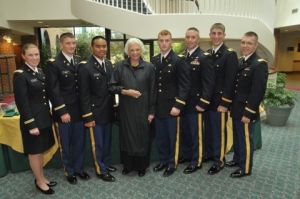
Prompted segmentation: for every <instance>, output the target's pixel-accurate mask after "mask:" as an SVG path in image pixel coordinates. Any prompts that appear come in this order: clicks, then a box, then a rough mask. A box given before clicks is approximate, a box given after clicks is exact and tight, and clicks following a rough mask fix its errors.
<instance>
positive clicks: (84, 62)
mask: <svg viewBox="0 0 300 199" xmlns="http://www.w3.org/2000/svg"><path fill="white" fill-rule="evenodd" d="M86 63H87V61H81V62H80V63H79V64H86Z"/></svg>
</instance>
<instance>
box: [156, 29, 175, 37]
mask: <svg viewBox="0 0 300 199" xmlns="http://www.w3.org/2000/svg"><path fill="white" fill-rule="evenodd" d="M167 35H170V36H171V38H172V33H171V32H170V31H169V30H166V29H164V30H161V31H160V32H159V33H158V35H157V37H159V36H167Z"/></svg>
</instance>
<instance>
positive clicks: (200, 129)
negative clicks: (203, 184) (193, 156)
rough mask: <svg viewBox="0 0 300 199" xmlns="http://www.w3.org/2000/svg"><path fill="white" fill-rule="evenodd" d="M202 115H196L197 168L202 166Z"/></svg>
mask: <svg viewBox="0 0 300 199" xmlns="http://www.w3.org/2000/svg"><path fill="white" fill-rule="evenodd" d="M202 123H203V122H202V113H198V153H199V154H198V166H201V164H202V156H203V145H202V131H203V128H202Z"/></svg>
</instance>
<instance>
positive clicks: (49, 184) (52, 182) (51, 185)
mask: <svg viewBox="0 0 300 199" xmlns="http://www.w3.org/2000/svg"><path fill="white" fill-rule="evenodd" d="M47 185H48V186H49V187H54V186H56V185H57V182H55V181H50V182H49V183H47Z"/></svg>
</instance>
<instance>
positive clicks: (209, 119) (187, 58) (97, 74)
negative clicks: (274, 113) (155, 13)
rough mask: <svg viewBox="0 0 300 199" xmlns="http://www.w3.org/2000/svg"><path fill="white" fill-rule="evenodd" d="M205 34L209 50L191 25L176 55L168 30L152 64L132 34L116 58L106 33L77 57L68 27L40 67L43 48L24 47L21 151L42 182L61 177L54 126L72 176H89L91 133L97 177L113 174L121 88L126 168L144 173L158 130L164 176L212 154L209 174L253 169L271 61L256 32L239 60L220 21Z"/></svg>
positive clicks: (19, 90) (19, 73)
mask: <svg viewBox="0 0 300 199" xmlns="http://www.w3.org/2000/svg"><path fill="white" fill-rule="evenodd" d="M209 36H210V38H211V44H212V48H211V49H209V50H208V51H206V52H205V51H203V50H202V49H201V48H200V47H199V40H200V36H199V31H198V29H197V28H195V27H191V28H188V29H187V31H186V33H185V44H186V51H185V54H184V55H182V56H178V55H176V54H175V52H174V51H173V50H172V34H171V32H170V31H168V30H162V31H160V32H159V33H158V38H157V42H158V45H159V48H160V53H159V54H158V55H156V56H154V57H153V58H151V62H147V61H145V60H143V59H142V54H143V51H144V45H143V43H142V41H141V40H139V39H137V38H130V39H129V40H128V41H127V42H126V45H125V53H126V54H127V55H128V58H126V59H124V60H122V61H120V62H118V63H117V64H116V65H115V66H113V65H112V63H111V62H110V61H109V60H108V59H106V54H107V41H106V39H105V38H104V37H102V36H96V37H94V38H93V39H92V41H91V52H92V55H91V56H90V58H89V59H88V60H87V61H80V58H79V57H78V56H76V55H74V53H75V49H76V41H75V37H74V35H73V34H72V33H63V34H62V35H61V36H60V46H61V52H60V53H59V54H58V55H57V56H56V58H55V59H50V60H49V62H48V64H47V66H46V67H45V70H44V71H43V70H41V69H40V68H38V65H39V62H40V55H39V50H38V47H37V46H36V45H34V44H26V45H24V46H23V50H22V57H23V59H24V61H25V63H24V64H23V66H22V68H21V69H19V70H16V71H15V73H14V94H15V100H16V105H17V107H18V110H19V112H20V115H21V117H20V127H21V131H22V137H23V145H24V152H25V153H26V154H28V158H29V163H30V167H31V169H32V171H33V175H34V177H35V185H36V187H37V188H38V189H39V190H40V191H41V192H42V193H44V194H53V193H54V190H53V188H52V187H53V186H55V185H56V184H57V183H56V182H55V181H49V180H48V179H46V177H45V176H44V174H43V159H42V153H43V152H44V151H46V150H47V149H49V148H50V147H51V146H52V145H53V144H54V138H53V132H52V130H53V129H54V130H55V131H56V132H55V133H56V134H57V135H58V142H59V145H60V152H61V157H62V162H63V166H64V171H65V175H66V179H67V181H68V182H69V183H70V184H76V183H77V178H80V179H82V180H88V179H89V178H90V176H89V174H88V173H87V172H85V171H84V168H83V161H84V143H85V133H86V132H87V131H88V132H89V134H90V140H91V146H92V153H93V157H94V165H95V171H96V175H97V176H98V177H99V178H101V179H102V180H104V181H110V182H113V181H115V177H114V176H113V175H112V174H111V172H114V171H116V168H115V167H113V166H111V165H110V156H111V154H110V153H111V152H110V148H111V139H112V135H111V134H112V123H113V121H114V104H115V102H114V100H115V98H114V95H115V94H118V95H119V106H118V114H119V117H118V118H119V120H120V122H119V135H120V152H121V163H122V164H123V170H122V174H124V175H126V174H128V173H129V172H131V171H137V172H138V176H140V177H142V176H144V175H145V173H146V169H147V168H148V167H149V158H150V151H151V141H152V139H151V137H152V136H153V135H152V134H155V142H156V145H157V150H158V154H159V163H158V164H157V165H156V166H155V167H154V168H153V171H154V172H159V171H163V170H164V172H163V176H165V177H167V176H170V175H172V174H173V173H174V172H175V171H176V168H177V165H178V164H179V163H183V162H188V166H187V167H186V168H185V169H184V171H183V172H184V173H185V174H190V173H193V172H195V171H197V170H198V169H200V168H201V167H202V164H203V162H205V161H208V160H211V161H212V162H213V163H212V166H211V168H210V169H209V170H208V174H210V175H212V174H216V173H218V172H219V171H221V170H222V169H223V168H224V166H225V165H227V166H230V167H235V166H236V167H237V170H236V171H234V172H233V173H231V175H230V176H231V177H233V178H235V177H243V176H247V175H250V174H251V170H252V162H253V122H254V121H255V120H256V119H257V118H258V117H259V104H260V103H261V101H262V99H263V96H264V92H265V89H266V82H267V78H268V67H267V63H266V61H265V60H264V59H261V58H259V57H258V55H257V54H256V48H257V46H258V36H257V34H256V33H255V32H247V33H245V34H244V35H243V37H242V39H241V53H242V57H241V58H239V59H238V57H237V54H236V52H235V51H234V50H233V49H231V48H228V47H227V46H226V45H225V44H224V39H225V36H226V34H225V27H224V25H223V24H221V23H215V24H213V25H212V27H211V29H210V34H209ZM49 101H50V102H51V103H50V104H49ZM50 109H51V110H52V111H50ZM229 113H230V115H229ZM228 117H232V120H233V138H234V156H233V160H232V161H229V162H225V147H226V144H225V141H226V122H227V119H228ZM53 122H54V124H55V128H52V127H51V126H52V123H53ZM150 127H154V128H153V129H154V131H153V130H152V129H151V128H150Z"/></svg>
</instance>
